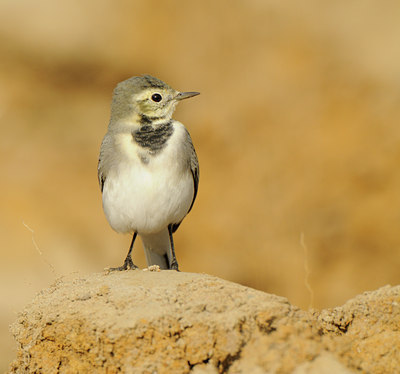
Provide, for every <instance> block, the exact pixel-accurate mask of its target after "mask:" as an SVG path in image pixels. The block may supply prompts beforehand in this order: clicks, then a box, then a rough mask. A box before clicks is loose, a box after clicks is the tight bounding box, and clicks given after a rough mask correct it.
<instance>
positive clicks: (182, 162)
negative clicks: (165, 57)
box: [98, 75, 199, 271]
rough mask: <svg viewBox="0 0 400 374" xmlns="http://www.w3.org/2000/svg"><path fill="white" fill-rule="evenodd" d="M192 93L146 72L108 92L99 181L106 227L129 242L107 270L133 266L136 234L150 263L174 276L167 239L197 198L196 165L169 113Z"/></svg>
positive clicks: (190, 148) (187, 139)
mask: <svg viewBox="0 0 400 374" xmlns="http://www.w3.org/2000/svg"><path fill="white" fill-rule="evenodd" d="M197 95H199V92H180V91H177V90H175V89H173V88H172V87H170V86H169V85H168V84H166V83H164V82H163V81H162V80H160V79H158V78H155V77H153V76H151V75H143V76H135V77H131V78H129V79H127V80H124V81H122V82H120V83H118V84H117V86H116V87H115V89H114V91H113V96H112V103H111V116H110V121H109V125H108V129H107V133H106V134H105V136H104V138H103V141H102V143H101V147H100V155H99V162H98V181H99V185H100V189H101V193H102V203H103V210H104V213H105V216H106V219H107V221H108V223H109V224H110V226H111V227H112V229H113V230H115V231H116V232H118V233H125V234H127V233H129V234H131V235H132V241H131V244H130V247H129V250H128V254H127V256H126V258H125V261H124V263H123V265H122V266H119V267H115V268H110V270H112V271H113V270H114V271H117V270H120V271H122V270H129V269H136V268H137V266H136V265H135V264H134V263H133V260H132V250H133V246H134V243H135V240H136V238H137V236H139V237H140V238H141V240H142V243H143V248H144V252H145V256H146V262H147V265H148V266H152V265H158V266H159V267H160V269H170V270H177V271H179V266H178V262H177V259H176V255H175V248H174V241H173V234H174V233H175V232H176V230H177V229H178V227H179V225H180V224H181V222H182V220H183V219H184V218H185V216H186V215H187V214H188V213H189V212H190V211H191V209H192V207H193V204H194V201H195V199H196V196H197V191H198V185H199V162H198V158H197V154H196V151H195V148H194V146H193V142H192V139H191V137H190V134H189V132H188V130H187V129H186V127H185V126H184V125H183V124H182V123H180V122H178V121H176V120H174V119H172V115H173V113H174V110H175V107H176V105H177V104H178V103H179V102H180V101H182V100H184V99H188V98H190V97H194V96H197Z"/></svg>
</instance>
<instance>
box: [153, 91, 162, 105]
mask: <svg viewBox="0 0 400 374" xmlns="http://www.w3.org/2000/svg"><path fill="white" fill-rule="evenodd" d="M151 100H153V101H155V102H156V103H158V102H159V101H161V100H162V96H161V95H160V94H158V93H155V94H153V95H152V96H151Z"/></svg>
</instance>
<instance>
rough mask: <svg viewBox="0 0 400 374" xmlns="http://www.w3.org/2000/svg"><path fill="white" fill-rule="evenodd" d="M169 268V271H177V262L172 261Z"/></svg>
mask: <svg viewBox="0 0 400 374" xmlns="http://www.w3.org/2000/svg"><path fill="white" fill-rule="evenodd" d="M169 268H170V269H171V270H176V271H179V266H178V261H176V260H175V259H174V260H172V262H171V266H170V267H169Z"/></svg>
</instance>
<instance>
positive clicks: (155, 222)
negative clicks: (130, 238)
mask: <svg viewBox="0 0 400 374" xmlns="http://www.w3.org/2000/svg"><path fill="white" fill-rule="evenodd" d="M185 139H186V133H185V129H184V127H183V125H182V124H180V123H176V124H174V132H173V134H172V135H171V137H170V138H169V139H168V142H167V144H166V145H165V147H164V148H163V149H162V150H161V151H160V152H158V153H157V154H155V155H151V154H149V153H148V152H147V151H146V150H144V149H143V148H142V147H140V146H138V144H136V143H135V142H134V141H133V139H132V135H131V134H121V135H118V138H117V139H116V146H117V147H119V150H120V152H121V154H122V157H121V161H120V162H118V164H117V166H116V167H114V168H113V169H112V170H110V171H109V173H108V175H107V178H106V180H105V183H104V189H103V207H104V212H105V214H106V217H107V220H108V222H109V223H110V225H111V227H112V228H113V229H114V230H116V231H118V232H134V231H136V232H138V233H139V234H140V233H143V234H150V233H156V232H159V231H161V230H162V229H164V228H166V227H167V226H168V225H169V224H171V223H178V222H180V221H181V220H182V219H183V218H184V217H185V215H186V214H187V212H188V210H189V207H190V205H191V203H192V199H193V194H194V184H193V177H192V174H191V171H190V167H189V164H188V162H187V155H185V154H184V152H185V147H184V146H183V144H182V142H184V141H185Z"/></svg>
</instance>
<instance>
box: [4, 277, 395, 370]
mask: <svg viewBox="0 0 400 374" xmlns="http://www.w3.org/2000/svg"><path fill="white" fill-rule="evenodd" d="M399 311H400V287H389V286H387V287H384V288H382V289H379V290H377V291H374V292H368V293H365V294H363V295H360V296H358V297H356V298H355V299H353V300H350V301H349V302H347V303H346V304H345V305H344V306H342V307H338V308H334V309H326V310H322V311H315V310H314V311H308V312H306V311H302V310H300V309H299V308H297V307H295V306H292V305H291V304H290V303H289V302H288V301H287V299H285V298H283V297H278V296H275V295H270V294H267V293H264V292H261V291H257V290H254V289H251V288H248V287H244V286H241V285H238V284H235V283H231V282H228V281H225V280H222V279H219V278H216V277H212V276H209V275H204V274H192V273H177V272H173V271H162V272H151V271H147V272H145V271H128V272H122V273H111V274H105V273H104V274H93V275H91V276H89V277H86V278H79V279H75V280H66V279H64V280H59V281H58V282H56V284H54V285H53V286H51V287H50V288H48V289H46V290H44V291H42V292H41V293H40V294H39V295H38V296H37V297H36V298H35V299H34V300H33V302H32V303H31V304H30V305H29V306H28V307H27V308H26V309H25V310H24V311H23V312H22V313H21V314H20V316H19V318H18V320H17V322H16V323H15V324H14V325H13V326H12V330H13V333H14V335H15V338H16V340H17V342H18V343H19V349H18V353H17V359H16V360H15V361H14V362H13V363H12V365H11V371H10V372H12V373H26V372H31V373H33V372H35V373H50V372H51V373H54V372H59V373H66V372H68V373H71V372H79V373H97V372H102V373H115V372H118V371H122V372H124V373H189V372H193V373H266V372H267V373H292V372H294V373H297V374H301V373H351V372H354V371H361V372H373V373H384V372H395V371H396V370H397V368H398V367H399V365H400V356H399V355H398V352H399V350H400V334H399V332H398V326H400V312H399Z"/></svg>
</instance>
